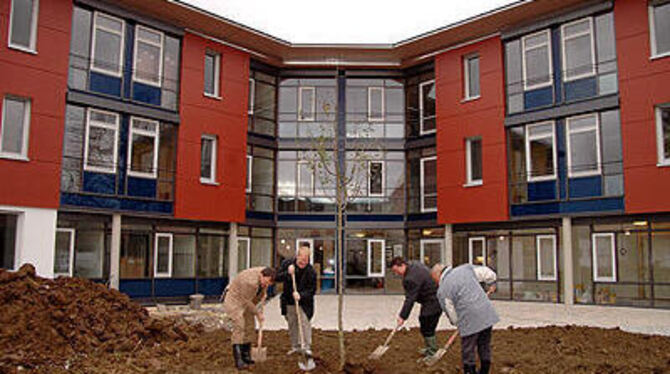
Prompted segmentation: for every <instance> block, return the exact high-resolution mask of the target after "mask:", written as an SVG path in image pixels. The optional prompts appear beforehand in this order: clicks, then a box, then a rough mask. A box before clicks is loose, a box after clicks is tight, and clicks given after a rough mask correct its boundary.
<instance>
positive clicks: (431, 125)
mask: <svg viewBox="0 0 670 374" xmlns="http://www.w3.org/2000/svg"><path fill="white" fill-rule="evenodd" d="M419 121H420V122H421V129H420V130H421V131H420V132H421V135H425V134H431V133H434V132H435V81H434V80H430V81H427V82H423V83H421V84H420V85H419Z"/></svg>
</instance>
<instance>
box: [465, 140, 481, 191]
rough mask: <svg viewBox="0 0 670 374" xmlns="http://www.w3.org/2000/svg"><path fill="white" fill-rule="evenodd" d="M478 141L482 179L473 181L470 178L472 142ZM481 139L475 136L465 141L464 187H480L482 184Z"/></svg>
mask: <svg viewBox="0 0 670 374" xmlns="http://www.w3.org/2000/svg"><path fill="white" fill-rule="evenodd" d="M476 140H479V142H480V151H481V155H480V159H481V161H482V165H480V166H481V169H482V177H481V179H473V178H472V142H473V141H476ZM482 145H483V143H482V138H481V136H475V137H471V138H467V139H465V186H466V187H468V186H481V185H482V184H484V159H483V154H484V149H483V147H482Z"/></svg>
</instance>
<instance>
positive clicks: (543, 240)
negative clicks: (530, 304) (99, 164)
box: [535, 235, 558, 281]
mask: <svg viewBox="0 0 670 374" xmlns="http://www.w3.org/2000/svg"><path fill="white" fill-rule="evenodd" d="M535 240H536V248H537V279H538V280H543V281H545V280H550V281H555V280H557V279H558V276H557V274H558V266H557V262H556V236H555V235H538V236H537V237H536V239H535Z"/></svg>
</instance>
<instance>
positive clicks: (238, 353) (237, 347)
mask: <svg viewBox="0 0 670 374" xmlns="http://www.w3.org/2000/svg"><path fill="white" fill-rule="evenodd" d="M233 358H234V360H235V367H236V368H237V370H244V369H248V368H249V365H248V364H247V363H246V362H244V360H243V359H242V345H241V344H233Z"/></svg>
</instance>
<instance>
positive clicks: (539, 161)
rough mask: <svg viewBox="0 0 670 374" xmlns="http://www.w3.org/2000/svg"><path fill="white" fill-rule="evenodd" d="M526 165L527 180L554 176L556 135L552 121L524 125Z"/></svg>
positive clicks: (553, 177)
mask: <svg viewBox="0 0 670 374" xmlns="http://www.w3.org/2000/svg"><path fill="white" fill-rule="evenodd" d="M526 165H528V166H529V167H528V181H529V182H536V181H542V180H548V179H555V178H556V137H555V136H554V123H553V122H543V123H538V124H534V125H529V126H528V127H526Z"/></svg>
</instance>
